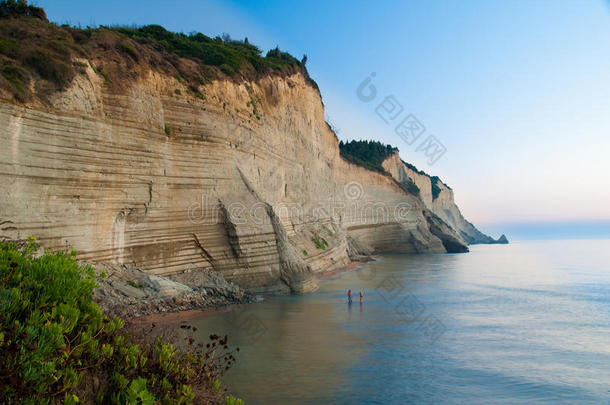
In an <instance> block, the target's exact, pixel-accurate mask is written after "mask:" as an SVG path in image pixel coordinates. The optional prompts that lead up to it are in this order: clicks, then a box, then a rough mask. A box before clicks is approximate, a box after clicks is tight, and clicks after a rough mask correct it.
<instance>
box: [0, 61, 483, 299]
mask: <svg viewBox="0 0 610 405" xmlns="http://www.w3.org/2000/svg"><path fill="white" fill-rule="evenodd" d="M74 64H75V66H79V71H78V73H77V74H76V76H75V77H74V78H73V79H71V80H70V82H69V85H66V87H65V89H63V90H61V91H55V92H52V93H50V95H49V93H47V95H45V98H44V101H41V99H39V98H36V97H34V98H31V99H28V100H26V101H24V100H23V99H18V98H15V97H11V96H10V93H9V92H6V91H2V89H0V98H1V99H2V101H0V123H1V125H0V142H1V143H2V145H3V147H2V148H0V167H1V170H0V237H6V238H13V239H23V238H25V237H28V236H30V235H33V236H36V237H37V238H38V239H39V241H40V243H41V244H42V246H44V247H45V248H49V249H52V250H57V249H66V248H74V249H76V250H77V251H78V252H79V257H80V258H81V259H83V260H86V261H89V262H114V263H116V264H129V265H133V266H136V267H138V268H140V269H143V270H144V271H147V272H149V273H150V274H154V275H168V274H174V273H178V272H182V271H184V270H192V269H209V270H214V271H217V272H220V273H222V275H223V276H224V277H225V278H226V279H227V280H229V281H233V282H236V283H238V284H240V285H241V286H243V287H245V288H249V289H251V290H254V291H267V292H290V291H292V292H306V291H311V290H313V289H315V288H316V281H315V280H316V277H315V276H316V274H318V273H321V272H325V271H329V270H332V269H334V268H337V267H339V266H343V265H346V264H348V263H349V262H350V260H351V259H350V258H353V257H354V256H356V255H358V254H361V253H367V252H370V251H400V252H408V253H418V252H437V253H440V252H447V251H450V252H463V251H467V247H466V245H467V244H468V243H475V242H481V241H484V238H485V236H484V235H482V234H481V233H480V232H478V231H477V230H476V229H475V228H474V227H473V226H472V225H471V224H470V223H468V222H467V221H466V220H465V219H464V218H463V217H462V216H461V214H460V213H459V210H458V209H457V207H456V206H455V204H454V203H453V194H452V191H451V190H450V189H449V188H447V187H446V186H444V185H443V184H442V183H441V185H440V187H441V193H440V195H439V196H438V198H432V196H431V195H430V193H429V192H428V190H430V178H429V177H427V176H423V175H419V174H417V173H415V172H410V171H409V170H410V169H409V168H408V167H407V166H405V165H404V164H403V163H402V162H401V161H400V158H399V157H398V155H396V156H394V157H393V158H392V159H388V161H386V162H384V167H386V170H387V172H388V173H390V174H391V175H390V174H387V173H386V174H383V173H379V172H374V171H370V170H367V169H365V168H363V167H360V166H357V165H354V164H351V163H348V162H347V161H345V160H344V159H343V158H341V157H340V154H339V147H338V141H337V138H336V136H335V134H334V133H333V132H332V131H331V129H330V128H329V126H328V125H327V123H326V122H325V120H324V107H323V104H322V101H321V98H320V94H319V92H318V90H317V89H316V88H315V86H312V84H311V81H310V79H309V78H308V77H307V76H306V75H304V74H303V73H302V72H299V71H297V72H293V73H290V74H282V75H267V76H264V77H257V78H255V79H244V80H229V79H227V78H225V77H223V76H222V75H221V76H219V78H217V79H216V80H211V81H208V82H206V83H205V84H201V86H199V87H198V88H197V92H196V93H194V92H193V91H191V90H189V87H188V85H187V84H186V83H185V82H184V80H181V79H180V77H176V76H172V75H170V74H165V73H163V72H160V71H155V70H154V69H150V70H148V71H146V70H145V69H143V68H142V69H141V71H140V72H139V74H138V75H136V76H133V77H130V78H129V80H124V81H123V82H122V83H121V85H120V86H119V85H117V83H116V82H115V83H114V84H113V85H109V83H108V81H107V80H105V77H104V76H103V75H100V74H99V71H96V70H94V69H93V68H92V66H93V65H94V64H93V62H92V61H91V60H88V59H86V58H80V59H78V58H77V59H74ZM36 89H37V87H36V86H35V85H34V84H32V85H31V86H30V90H31V92H32V94H36V91H37V90H36ZM407 177H408V178H411V179H412V180H413V181H414V182H415V183H416V184H417V185H418V186H419V188H420V190H421V194H420V195H419V196H416V195H412V194H410V193H408V192H406V191H405V190H404V188H403V187H401V185H400V182H402V181H403V180H404V179H405V178H407Z"/></svg>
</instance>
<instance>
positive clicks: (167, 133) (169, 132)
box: [163, 123, 172, 136]
mask: <svg viewBox="0 0 610 405" xmlns="http://www.w3.org/2000/svg"><path fill="white" fill-rule="evenodd" d="M163 129H164V130H165V135H167V136H170V135H171V134H172V127H170V126H169V125H168V124H167V123H166V124H165V125H164V126H163Z"/></svg>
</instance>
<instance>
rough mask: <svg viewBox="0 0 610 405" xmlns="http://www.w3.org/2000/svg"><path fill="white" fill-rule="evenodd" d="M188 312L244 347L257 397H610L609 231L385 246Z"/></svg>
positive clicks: (239, 382) (237, 385) (251, 390)
mask: <svg viewBox="0 0 610 405" xmlns="http://www.w3.org/2000/svg"><path fill="white" fill-rule="evenodd" d="M348 288H351V289H352V290H353V291H354V296H355V297H356V299H355V301H354V303H353V304H352V305H351V306H350V305H348V304H347V302H346V292H347V289H348ZM359 291H363V292H364V296H365V299H364V303H363V305H362V306H360V304H359V303H358V298H357V295H358V292H359ZM191 323H192V324H194V325H196V326H198V328H199V330H198V332H197V333H198V336H199V337H200V338H201V339H204V336H205V335H207V334H209V333H211V332H216V333H222V334H228V335H229V336H230V338H231V341H230V343H232V345H238V346H240V348H241V351H240V353H239V355H238V362H237V364H236V366H235V367H234V368H233V369H231V371H230V372H229V373H228V374H227V375H226V377H225V382H226V383H227V384H228V385H229V386H230V387H231V388H232V390H233V392H234V393H235V394H237V395H238V396H240V397H242V398H243V399H244V400H245V402H246V404H297V403H298V404H324V403H333V404H348V403H349V404H406V403H414V404H420V403H421V404H428V403H430V404H439V403H442V404H444V403H447V404H454V403H468V404H504V403H506V404H519V403H522V404H542V403H544V404H548V403H553V404H557V403H567V404H581V403H582V404H608V403H610V241H608V240H575V241H536V242H523V243H518V242H517V243H513V244H510V245H507V246H501V245H498V246H493V245H492V246H473V247H472V249H471V252H470V253H467V254H445V255H415V256H406V255H384V256H382V257H381V259H380V260H379V261H376V262H372V263H368V264H365V265H363V266H362V268H361V269H360V270H357V271H354V272H349V273H344V274H343V275H341V276H338V277H335V278H333V279H328V280H323V281H322V282H321V283H320V289H319V290H318V291H317V292H315V293H312V294H307V295H303V296H289V297H277V298H268V299H266V300H265V301H264V302H261V303H258V304H254V305H248V306H243V307H240V308H239V309H237V310H234V311H230V312H225V313H221V314H215V315H212V316H205V317H202V318H199V319H196V320H194V321H193V322H191Z"/></svg>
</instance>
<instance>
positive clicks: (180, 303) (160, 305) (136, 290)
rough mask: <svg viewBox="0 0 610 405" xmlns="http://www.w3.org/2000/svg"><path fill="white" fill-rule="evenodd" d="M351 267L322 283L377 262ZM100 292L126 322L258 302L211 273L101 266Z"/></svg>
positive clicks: (98, 298)
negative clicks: (157, 272)
mask: <svg viewBox="0 0 610 405" xmlns="http://www.w3.org/2000/svg"><path fill="white" fill-rule="evenodd" d="M351 260H352V262H351V263H350V264H348V265H347V266H343V267H341V268H338V269H334V270H332V271H329V272H325V273H321V274H318V276H317V278H318V279H325V278H329V277H334V276H337V275H339V274H341V273H345V272H349V271H353V270H356V269H359V268H360V267H361V265H362V264H364V263H366V262H369V261H373V260H376V258H375V257H374V256H372V255H356V256H352V257H351ZM95 267H96V270H97V273H98V274H101V273H102V272H104V273H105V274H106V276H105V277H100V278H98V280H97V282H98V284H99V288H97V289H96V290H95V292H94V296H93V299H94V301H95V302H97V303H98V305H99V306H100V308H101V309H102V311H104V312H105V313H106V314H108V315H110V316H117V317H119V318H122V319H124V320H130V321H133V320H136V318H144V317H148V316H150V315H161V314H168V313H176V312H184V313H186V312H188V311H202V310H205V311H207V310H215V309H218V308H221V307H227V306H230V305H236V304H249V303H254V302H257V301H258V300H257V298H256V295H255V294H253V293H250V292H248V291H246V290H244V289H243V288H241V287H239V286H238V285H237V284H234V283H231V282H228V281H226V280H225V279H224V277H223V276H222V275H221V274H220V273H218V272H215V271H213V270H209V269H192V270H187V271H184V272H181V273H178V274H173V275H169V276H155V275H151V274H147V273H146V272H144V271H142V270H140V269H138V268H135V267H130V266H126V265H115V264H97V265H95Z"/></svg>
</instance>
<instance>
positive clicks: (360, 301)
mask: <svg viewBox="0 0 610 405" xmlns="http://www.w3.org/2000/svg"><path fill="white" fill-rule="evenodd" d="M362 297H363V295H362V291H360V303H361V304H362Z"/></svg>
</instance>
